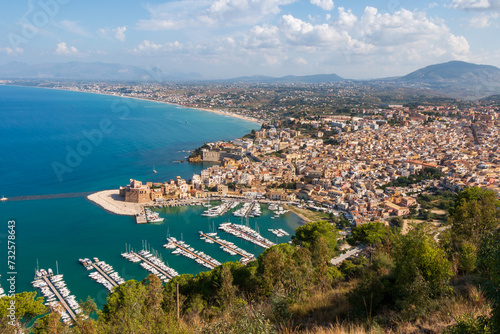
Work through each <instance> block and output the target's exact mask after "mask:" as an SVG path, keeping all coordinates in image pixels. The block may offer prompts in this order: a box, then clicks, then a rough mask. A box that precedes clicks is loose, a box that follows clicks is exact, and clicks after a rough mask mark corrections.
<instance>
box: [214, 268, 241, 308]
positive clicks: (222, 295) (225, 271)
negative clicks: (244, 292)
mask: <svg viewBox="0 0 500 334" xmlns="http://www.w3.org/2000/svg"><path fill="white" fill-rule="evenodd" d="M236 292H237V288H236V286H234V285H233V275H232V274H231V266H230V265H229V264H227V263H226V264H223V265H222V266H221V267H220V287H219V290H218V292H217V294H218V299H219V303H220V305H221V307H223V308H231V307H232V305H233V303H234V300H235V299H236Z"/></svg>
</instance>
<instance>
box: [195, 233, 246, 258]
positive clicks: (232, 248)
mask: <svg viewBox="0 0 500 334" xmlns="http://www.w3.org/2000/svg"><path fill="white" fill-rule="evenodd" d="M200 239H201V240H205V242H208V243H217V244H219V245H220V246H221V249H222V250H223V251H225V252H227V253H229V254H231V255H240V256H241V259H240V263H242V264H244V265H246V264H247V263H248V262H250V261H253V260H255V255H253V254H251V253H249V252H247V251H245V250H244V249H241V248H239V247H237V246H236V245H235V244H234V243H232V242H229V241H227V240H224V239H221V238H219V237H218V236H217V233H203V232H202V231H200Z"/></svg>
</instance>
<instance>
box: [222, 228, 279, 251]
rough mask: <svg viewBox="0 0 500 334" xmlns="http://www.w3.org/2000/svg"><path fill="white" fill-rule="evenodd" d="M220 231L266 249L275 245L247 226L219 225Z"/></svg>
mask: <svg viewBox="0 0 500 334" xmlns="http://www.w3.org/2000/svg"><path fill="white" fill-rule="evenodd" d="M219 230H222V231H224V232H226V233H229V234H232V235H234V236H236V237H238V238H241V239H244V240H247V241H250V242H252V243H254V244H256V245H258V246H261V247H264V248H269V247H271V246H274V245H275V243H274V242H271V241H269V240H267V239H266V238H264V237H263V236H261V235H260V234H259V233H257V232H256V231H254V230H252V229H251V228H250V227H248V226H245V225H239V224H232V223H222V224H220V225H219Z"/></svg>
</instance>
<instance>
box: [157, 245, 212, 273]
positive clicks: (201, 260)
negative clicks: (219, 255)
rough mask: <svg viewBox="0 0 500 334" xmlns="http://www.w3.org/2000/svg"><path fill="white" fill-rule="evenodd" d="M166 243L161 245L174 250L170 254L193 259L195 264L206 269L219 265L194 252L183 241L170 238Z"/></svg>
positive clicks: (209, 257)
mask: <svg viewBox="0 0 500 334" xmlns="http://www.w3.org/2000/svg"><path fill="white" fill-rule="evenodd" d="M167 241H168V243H167V244H165V245H163V247H165V248H169V249H174V251H173V252H172V254H181V255H184V256H185V257H187V258H190V259H193V260H195V261H196V263H198V264H201V265H202V266H204V267H207V268H208V269H214V268H215V267H217V266H220V265H221V263H220V262H219V261H217V260H216V259H214V258H212V257H211V256H209V255H207V254H205V253H203V252H200V251H196V250H194V248H192V247H191V246H189V245H188V244H186V243H184V241H178V240H177V239H176V238H173V237H170V238H167Z"/></svg>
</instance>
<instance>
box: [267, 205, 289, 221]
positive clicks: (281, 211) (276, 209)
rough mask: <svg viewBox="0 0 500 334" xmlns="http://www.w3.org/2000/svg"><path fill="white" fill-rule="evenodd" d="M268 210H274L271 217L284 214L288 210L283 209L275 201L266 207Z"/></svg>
mask: <svg viewBox="0 0 500 334" xmlns="http://www.w3.org/2000/svg"><path fill="white" fill-rule="evenodd" d="M267 208H268V209H269V210H270V211H273V212H274V216H273V217H271V219H275V218H279V216H281V215H284V214H285V213H287V212H288V210H285V209H284V208H283V207H282V206H281V205H278V204H276V203H271V204H269V206H268V207H267Z"/></svg>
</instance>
